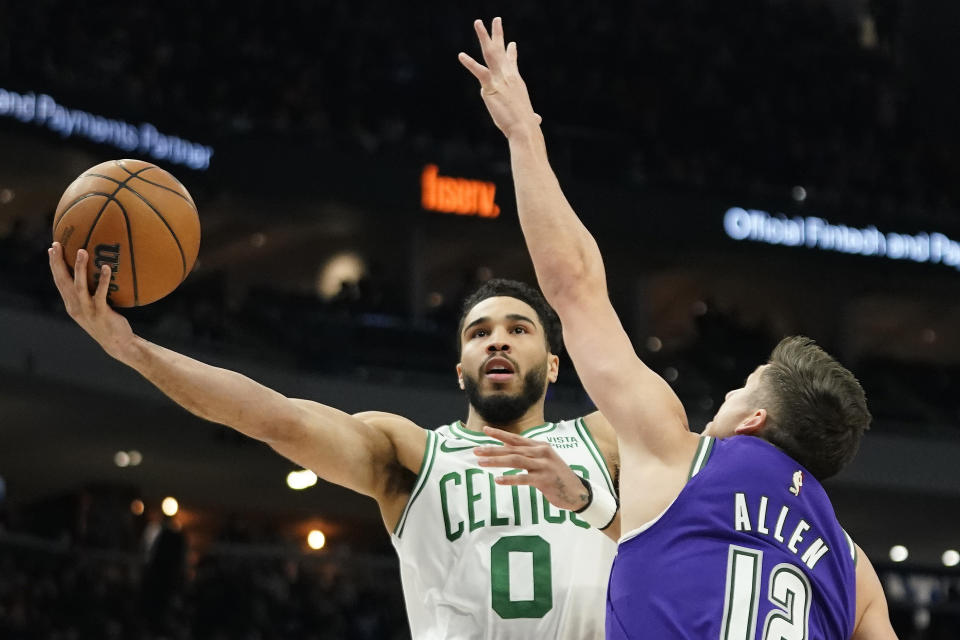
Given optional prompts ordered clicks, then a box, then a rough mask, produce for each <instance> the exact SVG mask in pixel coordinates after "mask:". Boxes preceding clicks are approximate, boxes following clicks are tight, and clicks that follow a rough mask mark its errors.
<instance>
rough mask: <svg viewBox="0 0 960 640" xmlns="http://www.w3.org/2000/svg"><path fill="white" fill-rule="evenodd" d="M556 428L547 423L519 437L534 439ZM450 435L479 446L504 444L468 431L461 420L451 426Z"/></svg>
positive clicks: (524, 432) (479, 433) (478, 432)
mask: <svg viewBox="0 0 960 640" xmlns="http://www.w3.org/2000/svg"><path fill="white" fill-rule="evenodd" d="M556 428H557V425H555V424H553V423H552V422H545V423H544V424H539V425H537V426H535V427H530V428H529V429H526V430H525V431H523V432H521V433H520V434H519V435H521V436H523V437H525V438H532V437H534V436H539V435H542V434H544V433H547V432H549V431H553V430H554V429H556ZM450 433H452V434H453V435H455V436H457V437H458V438H462V439H464V440H471V441H473V442H476V443H478V444H499V445H502V444H503V443H502V442H500V441H499V440H496V439H494V438H491V437H489V436H488V435H486V434H485V433H482V432H480V431H474V430H473V429H468V428H467V427H466V425H464V424H463V422H461V421H459V420H458V421H456V422H454V423H453V424H451V425H450Z"/></svg>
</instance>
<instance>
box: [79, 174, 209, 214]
mask: <svg viewBox="0 0 960 640" xmlns="http://www.w3.org/2000/svg"><path fill="white" fill-rule="evenodd" d="M123 168H124V169H126V170H127V172H128V173H129V172H130V170H129V169H127V168H126V167H123ZM152 168H153V167H147V168H145V169H143V172H145V171H149V170H150V169H152ZM141 173H142V172H141ZM87 176H94V177H97V178H103V179H104V180H109V181H110V182H115V183H117V184H122V185H124V186H126V187H127V189H130V190H131V191H133V189H132V188H131V187H130V186H129V185H127V183H126V180H124V181H123V182H120V181H119V180H117V179H116V178H111V177H110V176H105V175H102V174H99V173H87V174H84V177H87ZM130 176H131V177H135V178H136V179H137V180H143V181H144V182H146V183H147V184H152V185H153V186H155V187H159V188H161V189H163V190H165V191H169V192H170V193H172V194H173V195H175V196H179V197H180V198H181V199H182V200H183V201H184V202H186V203H187V204H189V205H190V207H191V208H192V209H193V210H194V211H196V210H197V205H195V204H194V203H193V202H191V201H190V198H187V197H186V196H185V195H183V194H182V193H180V192H179V191H177V190H176V189H171V188H170V187H168V186H166V185H162V184H160V183H159V182H154V181H152V180H147V179H146V178H144V177H143V176H140V175H134V174H132V173H131V174H130ZM171 177H173V176H171ZM128 180H129V178H128Z"/></svg>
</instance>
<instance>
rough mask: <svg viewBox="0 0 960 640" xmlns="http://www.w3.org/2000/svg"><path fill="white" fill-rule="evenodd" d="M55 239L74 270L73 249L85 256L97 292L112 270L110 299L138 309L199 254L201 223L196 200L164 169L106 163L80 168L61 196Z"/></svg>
mask: <svg viewBox="0 0 960 640" xmlns="http://www.w3.org/2000/svg"><path fill="white" fill-rule="evenodd" d="M53 239H54V240H55V241H57V242H59V243H60V244H61V245H62V246H63V258H64V260H65V261H66V263H67V266H68V267H70V268H71V269H73V265H74V264H76V260H77V251H78V250H80V249H86V250H87V252H88V253H89V254H90V259H89V262H88V263H87V278H88V282H89V283H90V291H91V292H92V291H94V290H95V289H96V286H97V282H98V281H99V278H100V269H101V267H102V266H103V265H104V264H108V265H110V268H111V269H112V270H113V275H112V276H111V277H110V293H109V297H108V299H109V300H110V303H111V304H112V305H113V306H115V307H139V306H143V305H145V304H150V303H151V302H154V301H156V300H159V299H160V298H162V297H163V296H165V295H167V294H168V293H170V292H171V291H173V290H174V289H176V288H177V285H179V284H180V283H181V282H183V281H184V279H185V278H186V277H187V274H188V273H190V270H191V269H193V264H194V262H196V260H197V252H198V251H199V250H200V219H199V217H198V216H197V207H196V205H194V203H193V198H191V197H190V194H189V193H188V192H187V190H186V189H185V188H184V186H183V185H182V184H180V182H179V181H178V180H177V179H176V178H174V177H173V176H172V175H170V174H169V173H167V172H166V171H164V170H163V169H161V168H159V167H157V166H155V165H152V164H150V163H149V162H143V161H141V160H110V161H109V162H104V163H102V164H98V165H97V166H95V167H93V168H91V169H88V170H87V171H84V172H83V174H82V175H81V176H80V177H79V178H77V179H76V180H74V181H73V183H72V184H71V185H70V186H69V187H67V190H66V191H65V192H64V193H63V197H62V198H60V204H58V205H57V213H56V215H55V216H54V217H53Z"/></svg>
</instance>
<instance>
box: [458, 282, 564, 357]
mask: <svg viewBox="0 0 960 640" xmlns="http://www.w3.org/2000/svg"><path fill="white" fill-rule="evenodd" d="M500 296H504V297H507V298H516V299H517V300H520V301H521V302H526V303H527V304H528V305H530V306H531V307H532V308H533V310H534V311H536V312H537V317H538V319H539V320H540V324H541V325H543V336H544V339H545V341H546V343H547V350H548V351H549V352H550V353H552V354H554V355H557V354H559V353H560V352H561V351H563V328H562V327H561V325H560V318H559V316H557V312H556V311H554V310H553V307H551V306H550V303H548V302H547V300H546V298H544V297H543V294H542V293H540V291H539V290H538V289H536V288H535V287H531V286H530V285H528V284H527V283H525V282H520V281H519V280H506V279H504V278H491V279H490V280H487V281H486V282H484V283H483V284H481V285H480V286H479V287H478V288H477V290H476V291H474V292H473V293H471V294H470V295H469V296H467V297H466V299H465V300H464V301H463V307H462V308H461V311H460V322H459V323H458V324H457V353H460V351H461V348H462V346H463V345H462V342H461V334H462V333H463V323H464V322H465V321H466V319H467V314H468V313H470V311H471V309H473V308H474V307H475V306H477V305H478V304H480V303H481V302H483V301H484V300H486V299H487V298H497V297H500Z"/></svg>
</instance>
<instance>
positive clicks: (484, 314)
mask: <svg viewBox="0 0 960 640" xmlns="http://www.w3.org/2000/svg"><path fill="white" fill-rule="evenodd" d="M510 316H523V317H526V318H529V319H530V320H532V321H533V322H534V323H536V325H537V326H541V322H540V317H539V316H538V315H537V312H536V311H535V310H534V308H533V307H531V306H530V305H529V304H527V303H526V302H524V301H523V300H519V299H517V298H511V297H510V296H494V297H492V298H486V299H484V300H481V301H480V302H478V303H477V304H476V305H474V307H473V308H472V309H470V311H468V312H467V315H466V316H465V317H464V319H463V326H464V327H467V326H469V325H470V324H471V323H472V322H475V321H476V320H478V319H480V318H490V320H491V321H492V322H502V321H503V320H505V319H508V318H510Z"/></svg>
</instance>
